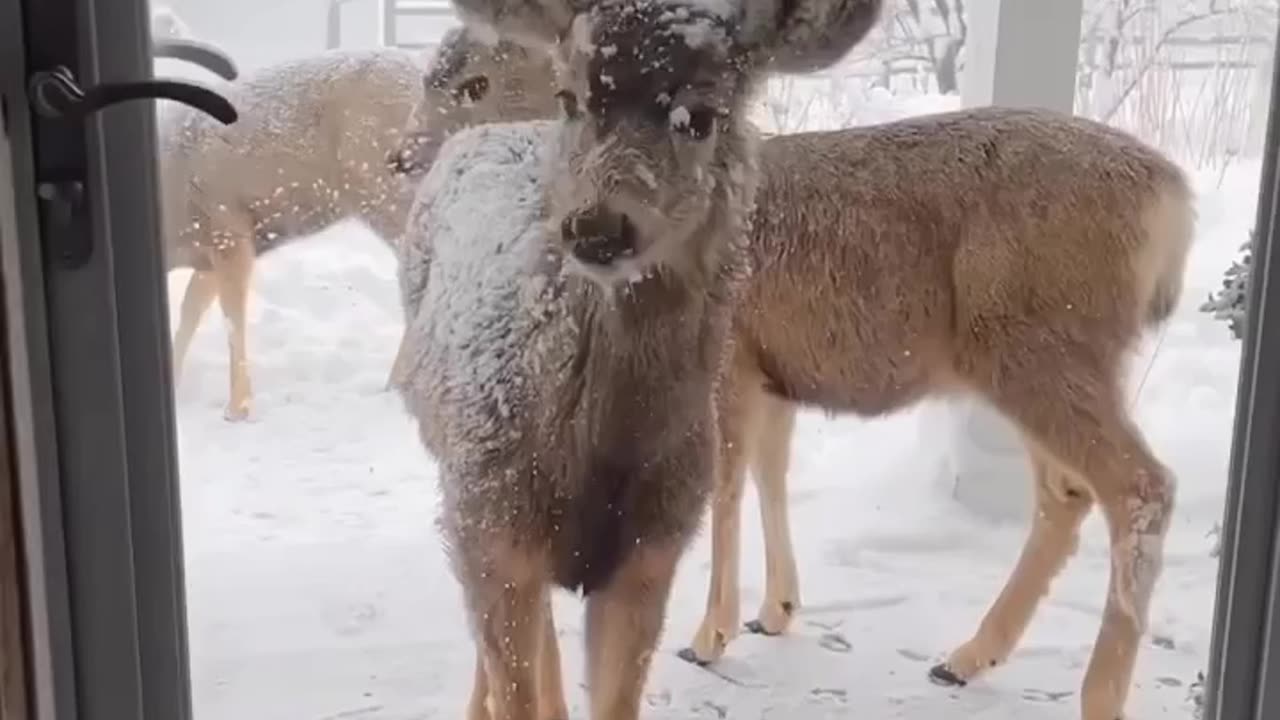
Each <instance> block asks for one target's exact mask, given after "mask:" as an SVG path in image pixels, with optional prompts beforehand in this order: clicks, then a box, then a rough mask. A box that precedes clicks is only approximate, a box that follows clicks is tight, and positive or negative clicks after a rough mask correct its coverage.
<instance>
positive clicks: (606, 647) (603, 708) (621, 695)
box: [587, 542, 683, 720]
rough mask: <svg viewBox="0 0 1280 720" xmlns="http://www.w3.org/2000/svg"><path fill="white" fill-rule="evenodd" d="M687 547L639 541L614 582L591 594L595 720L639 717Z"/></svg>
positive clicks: (590, 666)
mask: <svg viewBox="0 0 1280 720" xmlns="http://www.w3.org/2000/svg"><path fill="white" fill-rule="evenodd" d="M682 551H683V547H682V545H681V544H680V543H679V542H665V543H650V544H642V545H640V546H637V547H636V548H635V550H634V551H633V552H632V554H631V557H630V558H629V559H628V560H627V561H626V562H625V563H624V564H623V565H622V567H620V568H618V572H617V574H616V575H615V576H614V579H613V581H612V582H610V583H609V585H608V586H607V587H605V588H604V589H603V590H601V591H598V592H596V593H593V594H592V595H591V596H590V597H589V598H588V599H587V687H588V688H589V693H590V702H591V720H636V719H637V718H638V717H639V715H640V700H641V694H642V693H643V691H644V684H645V681H646V680H647V679H648V677H649V667H650V665H651V664H652V661H653V651H654V648H655V647H656V646H657V644H658V636H659V635H661V633H662V624H663V620H664V619H665V617H666V607H667V598H668V596H669V595H670V593H671V581H672V578H673V576H674V575H675V571H676V564H677V562H678V561H679V559H680V555H681V552H682Z"/></svg>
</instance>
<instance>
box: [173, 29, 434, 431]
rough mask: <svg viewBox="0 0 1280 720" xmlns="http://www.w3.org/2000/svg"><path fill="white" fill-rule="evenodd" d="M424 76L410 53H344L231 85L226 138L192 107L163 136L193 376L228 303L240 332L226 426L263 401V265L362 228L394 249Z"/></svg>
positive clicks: (179, 342) (180, 344)
mask: <svg viewBox="0 0 1280 720" xmlns="http://www.w3.org/2000/svg"><path fill="white" fill-rule="evenodd" d="M420 76H421V69H420V68H419V67H418V63H417V61H416V60H415V58H414V57H413V55H411V54H409V53H406V52H404V51H400V50H375V51H359V52H351V51H340V52H330V53H323V54H320V55H317V56H314V57H310V58H305V59H302V60H294V61H289V62H285V63H280V64H278V65H274V66H271V67H268V68H265V69H263V70H261V71H258V72H256V73H254V74H252V75H250V76H248V77H246V78H244V79H242V80H240V81H238V82H236V83H233V84H230V85H228V86H227V88H226V93H227V95H228V97H230V98H231V100H232V101H233V102H234V103H235V104H236V106H237V108H238V110H239V111H240V119H239V121H237V122H236V123H235V124H233V125H231V126H227V127H223V126H221V125H220V124H218V123H217V122H216V121H213V120H212V119H210V118H208V117H207V116H205V115H203V114H202V113H198V112H193V111H190V110H188V109H185V108H181V109H177V110H174V111H172V112H171V113H168V114H167V116H166V118H165V122H164V124H163V126H162V130H163V132H162V136H161V153H160V156H161V158H160V159H161V171H162V174H163V178H164V183H165V191H164V197H163V206H164V216H165V217H164V220H165V243H166V251H167V252H166V255H167V260H168V263H169V267H170V269H173V268H178V267H190V268H192V269H193V270H194V271H195V272H194V274H193V275H192V277H191V280H190V282H189V284H188V285H187V289H186V292H185V294H184V296H183V299H182V309H181V311H180V318H179V324H178V329H177V332H176V333H175V335H174V343H173V344H174V371H175V373H178V372H180V371H181V368H182V365H183V362H184V360H185V358H186V353H187V349H188V347H189V345H190V342H191V339H192V336H193V335H194V333H195V330H196V328H197V326H198V325H199V323H200V319H201V317H202V316H203V315H204V313H205V311H206V310H207V309H208V308H209V306H210V305H211V304H212V303H213V300H214V298H217V299H218V300H219V303H220V304H221V306H222V310H223V313H224V314H225V315H226V318H227V321H228V324H229V326H230V328H229V330H230V331H229V333H228V346H229V347H228V349H229V354H230V360H231V362H230V397H229V399H228V402H227V408H226V417H227V418H228V419H230V420H240V419H243V418H245V417H246V416H247V415H248V414H249V411H250V405H251V403H252V390H251V388H250V382H249V373H248V351H247V347H246V345H247V340H246V319H245V315H246V312H247V305H248V294H249V283H250V279H251V275H252V272H253V265H254V262H255V260H256V259H257V257H258V256H259V255H261V254H263V253H265V252H269V251H271V250H272V249H275V248H277V247H280V246H283V245H285V244H287V243H289V242H291V241H293V240H296V239H298V238H301V237H305V236H308V235H311V234H314V233H317V232H319V231H321V230H323V229H325V228H326V227H328V226H330V225H333V224H335V223H337V222H340V221H342V220H344V219H348V218H356V219H359V220H361V221H363V222H364V223H365V224H367V225H368V226H369V227H370V228H371V229H372V230H373V231H374V232H375V233H377V234H378V235H379V236H380V237H381V238H382V239H383V240H385V241H386V242H387V243H388V244H390V245H392V246H394V245H396V244H397V243H398V242H399V238H400V236H401V234H402V233H403V232H404V224H405V217H406V215H407V213H408V211H409V203H410V201H411V200H412V188H411V187H409V186H408V185H407V184H405V183H402V182H401V181H400V180H399V179H398V178H395V177H393V176H391V175H390V174H389V173H387V172H386V169H385V161H386V156H387V154H388V152H389V151H390V150H391V149H392V148H394V147H396V146H397V145H398V144H399V142H400V132H401V130H402V128H403V125H404V121H405V118H406V117H407V116H408V114H409V112H410V109H411V108H412V107H413V105H414V103H415V99H416V97H417V89H418V87H419V78H420Z"/></svg>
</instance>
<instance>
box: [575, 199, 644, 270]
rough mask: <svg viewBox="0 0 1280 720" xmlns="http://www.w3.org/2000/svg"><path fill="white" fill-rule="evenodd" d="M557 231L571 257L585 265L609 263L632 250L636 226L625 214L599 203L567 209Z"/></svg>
mask: <svg viewBox="0 0 1280 720" xmlns="http://www.w3.org/2000/svg"><path fill="white" fill-rule="evenodd" d="M560 234H561V236H562V237H563V239H564V241H565V243H567V244H568V245H569V252H570V253H571V254H572V255H573V257H574V258H576V259H577V260H578V262H581V263H583V264H586V265H596V266H609V265H612V264H613V263H614V262H616V261H618V260H621V259H623V258H628V257H632V256H634V255H635V254H636V242H637V236H636V226H635V223H633V222H632V221H631V219H630V218H628V217H627V216H626V215H624V214H622V213H618V212H613V211H611V210H609V209H608V208H606V207H604V206H603V205H599V204H597V205H593V206H591V207H589V208H586V209H584V210H578V211H576V212H573V213H570V214H569V215H568V216H566V217H565V219H564V220H563V221H562V222H561V223H560Z"/></svg>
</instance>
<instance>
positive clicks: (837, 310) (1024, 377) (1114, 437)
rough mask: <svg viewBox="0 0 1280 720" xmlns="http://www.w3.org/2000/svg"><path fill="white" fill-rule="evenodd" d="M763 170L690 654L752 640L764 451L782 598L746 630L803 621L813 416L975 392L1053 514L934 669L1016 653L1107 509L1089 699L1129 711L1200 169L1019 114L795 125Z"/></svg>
mask: <svg viewBox="0 0 1280 720" xmlns="http://www.w3.org/2000/svg"><path fill="white" fill-rule="evenodd" d="M761 173H762V181H761V187H760V190H759V193H758V196H757V206H756V212H755V215H754V218H753V224H752V233H751V240H750V243H749V248H750V256H751V261H752V263H753V266H754V268H755V272H754V275H753V277H752V280H751V281H750V282H749V283H748V284H747V286H746V288H745V290H744V293H743V295H742V297H741V299H740V300H739V303H738V306H737V308H736V311H735V313H734V336H735V344H734V347H735V350H734V353H733V358H732V360H731V363H730V369H729V371H728V372H727V373H726V379H725V381H724V384H723V385H722V386H721V390H720V399H721V403H720V406H719V413H720V431H721V434H722V439H723V442H724V446H723V447H724V455H723V457H722V464H721V466H720V476H719V482H718V485H717V487H716V491H715V498H714V501H713V503H712V508H713V510H712V528H713V530H712V533H713V535H712V572H711V587H710V591H709V594H708V599H707V614H706V617H705V618H704V620H703V622H702V626H701V628H700V629H699V630H698V632H697V634H696V636H695V638H694V642H693V645H692V648H690V649H689V650H687V651H684V652H683V653H682V654H683V656H684V657H685V658H686V659H690V660H695V661H697V662H700V663H706V662H710V661H713V660H715V659H717V658H719V657H720V655H721V654H722V653H723V652H724V649H725V646H726V645H727V644H728V643H729V642H730V641H731V640H732V639H733V638H734V637H735V636H736V635H737V633H738V627H739V626H738V538H739V504H740V501H741V498H742V488H743V478H744V475H745V470H746V465H747V464H748V463H750V464H751V465H752V467H753V469H754V473H753V475H754V477H755V480H756V487H757V489H758V493H759V498H760V507H761V514H762V521H763V525H764V534H765V547H766V550H765V565H766V589H765V598H764V604H763V606H762V607H761V609H760V614H759V615H758V617H757V619H756V620H755V621H753V622H751V623H749V624H748V625H747V627H748V629H749V630H751V631H753V632H759V633H765V634H777V633H780V632H783V631H784V630H785V629H786V627H787V625H788V623H789V621H790V619H791V616H792V614H793V613H794V612H795V610H796V609H797V608H798V607H799V604H800V597H799V589H798V580H797V574H796V564H795V558H794V557H793V553H792V549H791V538H790V530H789V527H788V523H787V504H786V471H787V466H788V462H789V448H790V439H791V431H792V426H793V421H794V415H795V411H796V407H797V406H812V407H820V408H823V409H825V410H827V411H829V412H837V413H854V414H857V415H861V416H866V417H871V416H877V415H883V414H887V413H890V412H893V411H896V410H898V409H901V408H905V407H907V406H910V405H912V404H914V403H916V402H918V401H919V400H921V399H923V398H925V397H929V396H939V395H946V394H950V393H959V392H965V393H972V394H976V395H977V396H979V397H981V398H983V399H985V400H986V401H988V402H989V403H991V405H993V406H994V407H995V408H996V409H997V410H998V411H1000V412H1001V413H1002V414H1004V415H1005V416H1007V417H1008V418H1009V419H1010V420H1012V421H1013V422H1014V423H1015V424H1016V425H1017V426H1018V427H1019V428H1020V429H1021V432H1022V435H1023V437H1024V438H1025V441H1026V445H1027V449H1028V452H1029V453H1030V456H1031V460H1032V466H1033V468H1034V475H1035V489H1036V497H1037V509H1036V513H1035V517H1034V519H1033V525H1032V529H1031V534H1030V537H1029V539H1028V541H1027V543H1026V546H1025V547H1024V549H1023V552H1022V557H1021V559H1020V560H1019V561H1018V564H1017V566H1016V568H1015V569H1014V571H1013V574H1012V576H1011V577H1010V578H1009V580H1008V582H1007V583H1006V586H1005V588H1004V590H1003V591H1002V592H1001V594H1000V596H999V598H998V599H997V600H996V602H995V604H994V605H993V606H992V608H991V609H990V611H989V612H988V613H987V616H986V617H985V618H984V619H983V621H982V623H981V624H980V625H979V628H978V632H977V634H976V635H975V636H974V637H973V638H972V639H971V640H970V641H969V642H967V643H965V644H964V645H962V646H961V647H960V648H959V649H957V650H956V651H955V652H953V653H952V654H951V656H950V658H949V659H948V660H947V662H946V663H945V664H943V665H939V666H937V667H935V668H934V669H933V671H932V676H933V678H934V679H935V680H937V681H940V682H944V683H950V684H959V685H963V684H965V683H966V682H967V681H969V680H971V679H972V678H974V677H975V676H977V675H978V674H979V673H981V672H982V671H984V670H986V669H988V668H991V667H994V666H996V665H997V664H999V663H1002V662H1004V661H1005V660H1006V659H1007V658H1008V656H1009V654H1010V653H1011V651H1012V650H1013V649H1014V646H1015V645H1016V644H1017V641H1018V639H1019V638H1020V636H1021V635H1022V633H1023V631H1024V630H1025V628H1026V626H1027V624H1028V623H1029V622H1030V619H1031V617H1032V615H1033V613H1034V611H1035V608H1036V606H1037V604H1038V602H1039V600H1040V598H1041V597H1042V596H1044V595H1045V593H1046V592H1047V591H1048V589H1049V584H1050V582H1051V580H1052V578H1053V577H1054V576H1055V575H1056V574H1057V572H1058V571H1059V570H1060V569H1061V567H1062V566H1063V565H1064V564H1065V562H1066V560H1067V558H1068V557H1069V555H1070V554H1072V553H1073V552H1074V548H1075V546H1076V538H1077V532H1078V528H1079V525H1080V523H1081V521H1082V520H1083V518H1084V517H1085V515H1086V514H1087V513H1088V512H1089V510H1090V508H1091V507H1092V506H1093V505H1094V504H1095V503H1097V504H1098V506H1099V507H1100V508H1101V509H1102V512H1103V513H1104V515H1105V517H1106V520H1107V523H1108V526H1109V528H1110V532H1111V545H1112V575H1111V583H1110V588H1109V590H1108V593H1107V598H1106V608H1105V611H1104V614H1103V620H1102V627H1101V630H1100V632H1099V635H1098V638H1097V642H1096V644H1095V646H1094V650H1093V657H1092V659H1091V661H1090V664H1089V667H1088V670H1087V671H1086V674H1085V679H1084V687H1083V693H1082V712H1083V717H1084V720H1115V719H1116V718H1119V717H1121V716H1122V714H1123V708H1124V705H1125V700H1126V698H1127V696H1128V692H1129V687H1130V683H1131V677H1132V673H1133V667H1134V661H1135V658H1136V654H1137V650H1138V644H1139V639H1140V636H1141V634H1142V632H1143V631H1144V629H1145V625H1146V620H1147V611H1148V605H1149V601H1150V598H1151V594H1152V591H1153V588H1154V585H1155V582H1156V578H1157V575H1158V574H1159V570H1160V565H1161V557H1162V547H1163V539H1164V535H1165V531H1166V529H1167V527H1168V523H1169V520H1170V515H1171V512H1172V509H1173V502H1174V479H1173V477H1172V475H1171V473H1170V471H1169V470H1168V469H1167V468H1165V467H1164V466H1163V465H1162V464H1161V463H1160V462H1159V461H1158V460H1157V459H1156V458H1155V457H1154V456H1153V455H1152V453H1151V451H1150V449H1149V448H1148V446H1147V444H1146V442H1145V441H1144V440H1143V438H1142V435H1141V433H1140V432H1139V431H1138V429H1137V428H1136V427H1135V425H1134V423H1133V420H1132V419H1131V417H1130V416H1129V414H1128V412H1127V410H1126V407H1125V395H1124V377H1125V371H1126V369H1127V368H1126V365H1127V363H1126V361H1127V360H1128V359H1129V356H1130V354H1131V351H1132V350H1133V349H1134V347H1135V345H1136V344H1137V342H1138V340H1139V339H1140V337H1141V334H1142V332H1143V330H1144V329H1147V328H1153V327H1156V326H1158V325H1159V324H1160V323H1162V322H1164V321H1165V320H1166V319H1167V318H1168V317H1169V315H1170V314H1171V313H1172V312H1173V309H1174V307H1175V305H1176V304H1177V301H1178V298H1179V296H1180V293H1181V289H1182V273H1183V269H1184V265H1185V261H1186V257H1187V253H1188V250H1189V247H1190V243H1191V238H1192V233H1193V225H1194V211H1193V209H1192V197H1191V192H1190V190H1189V188H1188V185H1187V182H1186V180H1185V178H1184V176H1183V173H1182V172H1181V171H1180V170H1179V169H1178V167H1177V166H1175V165H1174V164H1173V163H1171V162H1170V161H1168V160H1167V159H1166V158H1164V157H1163V156H1161V155H1160V154H1159V153H1158V152H1157V151H1155V150H1153V149H1151V148H1149V147H1147V146H1146V145H1144V144H1142V143H1141V142H1139V141H1138V140H1136V139H1135V138H1133V137H1131V136H1129V135H1127V134H1125V133H1122V132H1120V131H1118V130H1115V129H1112V128H1109V127H1107V126H1105V125H1102V124H1099V123H1095V122H1092V121H1090V120H1086V119H1081V118H1074V117H1068V116H1062V115H1057V114H1053V113H1049V112H1046V111H1036V110H1010V109H998V108H985V109H976V110H968V111H961V112H953V113H946V114H940V115H934V116H925V117H918V118H912V119H907V120H901V121H898V122H892V123H887V124H883V125H875V126H869V127H859V128H851V129H847V130H838V131H834V132H815V133H802V134H797V135H790V136H778V137H774V138H771V139H770V140H769V141H767V142H766V143H764V146H763V151H762V156H761ZM994 480H996V479H994V478H993V481H994Z"/></svg>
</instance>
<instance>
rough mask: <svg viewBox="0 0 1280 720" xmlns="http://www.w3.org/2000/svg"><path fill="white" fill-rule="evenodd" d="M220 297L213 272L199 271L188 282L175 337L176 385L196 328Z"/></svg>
mask: <svg viewBox="0 0 1280 720" xmlns="http://www.w3.org/2000/svg"><path fill="white" fill-rule="evenodd" d="M217 296H218V276H217V275H215V274H214V273H212V272H207V271H203V270H197V271H195V272H193V273H192V274H191V279H190V280H188V281H187V289H186V290H185V291H184V292H183V293H182V307H181V309H180V310H179V316H178V330H177V331H176V332H175V333H174V335H173V379H174V382H175V383H176V382H177V381H178V379H179V378H181V377H182V368H183V366H184V365H185V364H186V362H187V351H189V350H190V349H191V339H192V338H193V337H195V334H196V328H198V327H200V318H202V317H204V314H205V312H206V311H208V309H209V306H210V305H212V304H213V300H214V298H216V297H217Z"/></svg>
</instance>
